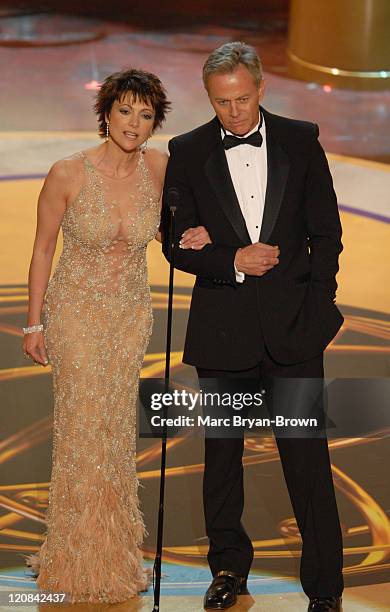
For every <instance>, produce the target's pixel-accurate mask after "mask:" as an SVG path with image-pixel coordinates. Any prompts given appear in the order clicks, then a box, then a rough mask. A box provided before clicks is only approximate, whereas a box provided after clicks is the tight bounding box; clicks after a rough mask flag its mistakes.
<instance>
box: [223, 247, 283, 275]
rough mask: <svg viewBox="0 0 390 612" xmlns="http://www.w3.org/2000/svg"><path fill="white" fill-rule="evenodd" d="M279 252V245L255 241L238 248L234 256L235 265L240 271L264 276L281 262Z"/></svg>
mask: <svg viewBox="0 0 390 612" xmlns="http://www.w3.org/2000/svg"><path fill="white" fill-rule="evenodd" d="M279 254H280V250H279V247H277V246H270V245H269V244H263V243H262V242H255V243H254V244H250V245H249V246H247V247H244V248H242V249H238V251H237V253H236V256H235V258H234V265H235V267H236V270H238V272H244V273H245V274H249V275H251V276H263V274H265V273H266V272H268V270H271V269H272V268H273V267H274V266H276V265H277V264H278V263H279Z"/></svg>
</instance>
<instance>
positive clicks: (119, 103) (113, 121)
mask: <svg viewBox="0 0 390 612" xmlns="http://www.w3.org/2000/svg"><path fill="white" fill-rule="evenodd" d="M154 117H155V112H154V110H153V108H152V106H151V105H150V104H149V103H147V104H146V103H145V102H142V100H140V99H139V98H135V97H134V95H133V93H132V92H128V93H127V94H125V95H124V96H122V98H121V99H120V100H115V102H114V103H113V105H112V107H111V112H110V114H109V116H108V117H106V121H107V119H108V120H109V122H110V125H109V130H110V137H111V139H112V140H113V141H114V142H115V143H116V144H117V145H118V146H119V147H121V149H123V150H124V151H133V150H134V149H137V148H138V147H139V146H140V145H141V144H142V143H143V142H145V141H146V140H147V139H148V138H149V137H150V136H151V134H152V131H153V125H154Z"/></svg>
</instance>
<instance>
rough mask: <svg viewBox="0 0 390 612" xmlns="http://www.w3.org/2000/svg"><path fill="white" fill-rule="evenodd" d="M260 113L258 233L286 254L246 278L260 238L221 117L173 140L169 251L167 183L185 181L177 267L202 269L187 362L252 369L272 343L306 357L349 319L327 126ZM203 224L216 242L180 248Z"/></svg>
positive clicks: (276, 350) (284, 360)
mask: <svg viewBox="0 0 390 612" xmlns="http://www.w3.org/2000/svg"><path fill="white" fill-rule="evenodd" d="M261 111H262V113H263V116H264V120H265V125H266V143H267V166H268V174H267V190H266V197H265V208H264V215H263V222H262V225H261V230H260V233H259V241H260V242H264V243H267V244H272V245H278V246H279V248H280V258H279V264H278V265H276V266H275V267H274V268H273V269H272V270H270V271H269V272H267V273H266V274H264V275H263V276H261V277H255V276H246V277H245V281H244V283H242V284H239V283H237V282H236V279H235V272H234V256H235V253H236V251H237V249H238V248H239V247H244V246H247V245H249V244H251V240H250V237H249V234H248V231H247V228H246V225H245V220H244V218H243V215H242V213H241V209H240V206H239V203H238V200H237V196H236V193H235V190H234V187H233V183H232V180H231V176H230V173H229V168H228V164H227V160H226V155H225V151H224V149H223V146H222V139H221V135H220V126H219V122H218V120H217V118H216V117H215V118H214V119H213V120H212V121H210V122H209V123H206V124H205V125H202V126H200V127H199V128H197V129H195V130H193V131H191V132H189V133H187V134H183V135H181V136H178V137H176V138H173V139H172V140H171V141H170V142H169V151H170V158H169V162H168V167H167V173H166V180H165V186H164V193H163V215H162V227H163V235H164V240H163V251H164V254H165V256H166V257H167V258H168V257H169V252H168V225H169V208H168V190H169V188H170V187H176V188H177V189H178V191H179V193H180V202H179V205H178V210H177V212H176V236H175V267H177V268H178V269H180V270H184V271H185V272H189V273H191V274H195V275H196V282H195V286H194V289H193V294H192V301H191V309H190V314H189V321H188V327H187V335H186V342H185V350H184V357H183V361H184V363H188V364H191V365H196V366H198V367H202V368H208V369H218V370H236V369H246V368H250V367H252V366H254V365H255V364H256V363H258V362H259V361H260V360H261V358H262V354H263V352H264V346H266V348H267V350H268V351H269V353H270V355H271V357H272V358H273V359H274V360H275V361H277V362H278V363H281V364H293V363H299V362H301V361H305V360H307V359H310V358H312V357H314V356H316V355H319V354H320V353H321V352H322V351H323V350H324V348H325V347H326V346H327V344H328V343H329V342H330V340H331V339H332V338H333V337H334V336H335V334H336V333H337V331H338V329H339V328H340V326H341V324H342V321H343V317H342V315H341V313H340V312H339V310H338V308H337V307H336V305H335V293H336V288H337V283H336V280H335V276H336V273H337V271H338V256H339V253H340V252H341V251H342V244H341V225H340V219H339V214H338V208H337V199H336V195H335V193H334V190H333V183H332V178H331V175H330V172H329V167H328V163H327V160H326V157H325V154H324V151H323V149H322V147H321V145H320V144H319V142H318V140H317V138H318V126H317V125H315V124H312V123H307V122H303V121H295V120H292V119H287V118H285V117H280V116H277V115H273V114H271V113H269V112H267V111H266V110H265V109H263V108H262V109H261ZM197 225H204V226H205V227H206V228H207V230H208V232H209V234H210V238H211V240H212V244H209V245H206V246H205V247H204V248H203V249H202V250H201V251H195V250H182V249H180V248H179V247H178V242H179V240H180V237H181V234H182V233H183V231H184V230H186V229H187V228H189V227H195V226H197Z"/></svg>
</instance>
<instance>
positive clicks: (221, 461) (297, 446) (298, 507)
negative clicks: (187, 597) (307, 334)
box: [197, 355, 343, 597]
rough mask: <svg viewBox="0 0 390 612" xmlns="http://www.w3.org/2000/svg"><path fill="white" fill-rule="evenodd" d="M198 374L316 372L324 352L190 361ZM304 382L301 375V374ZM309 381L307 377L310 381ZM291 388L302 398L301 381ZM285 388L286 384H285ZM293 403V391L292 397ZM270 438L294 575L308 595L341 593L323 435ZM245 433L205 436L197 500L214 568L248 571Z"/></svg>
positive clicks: (336, 522)
mask: <svg viewBox="0 0 390 612" xmlns="http://www.w3.org/2000/svg"><path fill="white" fill-rule="evenodd" d="M197 372H198V377H199V378H200V379H202V378H217V379H218V378H229V379H234V378H248V379H249V378H251V379H252V378H257V379H259V380H263V379H264V377H275V378H276V379H277V378H279V377H280V378H285V377H289V378H317V379H322V378H323V375H324V374H323V356H322V355H320V356H318V357H315V358H314V359H311V360H309V361H306V362H303V363H298V364H293V365H288V366H284V365H280V364H277V363H275V362H274V361H273V360H272V359H271V357H270V356H269V355H266V356H265V358H264V359H263V360H262V361H261V362H260V363H259V364H258V365H257V366H256V367H254V368H251V369H250V370H240V371H224V370H206V369H202V368H197ZM301 382H303V384H305V381H301ZM309 386H310V382H309ZM290 388H292V389H293V390H294V389H297V391H296V393H297V394H299V395H297V397H296V399H297V403H301V399H302V384H297V385H292V386H290ZM290 393H291V392H290ZM291 400H292V403H293V401H294V398H291ZM276 442H277V445H278V449H279V455H280V459H281V463H282V468H283V472H284V477H285V480H286V484H287V488H288V492H289V495H290V500H291V503H292V507H293V510H294V514H295V518H296V521H297V525H298V528H299V531H300V533H301V536H302V556H301V565H300V579H301V584H302V587H303V590H304V592H305V593H306V595H307V596H308V597H321V596H322V597H325V596H340V595H341V593H342V590H343V576H342V563H343V547H342V536H341V529H340V522H339V517H338V511H337V505H336V498H335V493H334V487H333V481H332V474H331V467H330V460H329V451H328V443H327V439H326V436H322V437H317V438H316V437H303V438H298V437H295V438H293V437H279V436H278V435H276ZM243 450H244V439H243V437H240V438H210V437H206V439H205V471H204V480H203V503H204V513H205V521H206V532H207V536H208V538H209V542H210V548H209V553H208V561H209V565H210V569H211V572H212V574H213V575H215V574H216V573H217V572H218V571H221V570H230V571H234V572H236V573H237V574H239V575H240V576H247V575H248V573H249V570H250V566H251V563H252V560H253V547H252V543H251V540H250V538H249V536H248V535H247V533H246V532H245V529H244V527H243V526H242V523H241V516H242V512H243V508H244V487H243V466H242V455H243Z"/></svg>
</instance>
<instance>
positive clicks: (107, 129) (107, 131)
mask: <svg viewBox="0 0 390 612" xmlns="http://www.w3.org/2000/svg"><path fill="white" fill-rule="evenodd" d="M109 125H110V122H109V121H106V142H108V138H109V136H110V130H109Z"/></svg>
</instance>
